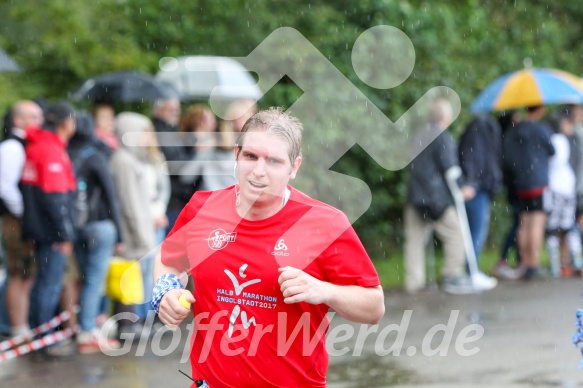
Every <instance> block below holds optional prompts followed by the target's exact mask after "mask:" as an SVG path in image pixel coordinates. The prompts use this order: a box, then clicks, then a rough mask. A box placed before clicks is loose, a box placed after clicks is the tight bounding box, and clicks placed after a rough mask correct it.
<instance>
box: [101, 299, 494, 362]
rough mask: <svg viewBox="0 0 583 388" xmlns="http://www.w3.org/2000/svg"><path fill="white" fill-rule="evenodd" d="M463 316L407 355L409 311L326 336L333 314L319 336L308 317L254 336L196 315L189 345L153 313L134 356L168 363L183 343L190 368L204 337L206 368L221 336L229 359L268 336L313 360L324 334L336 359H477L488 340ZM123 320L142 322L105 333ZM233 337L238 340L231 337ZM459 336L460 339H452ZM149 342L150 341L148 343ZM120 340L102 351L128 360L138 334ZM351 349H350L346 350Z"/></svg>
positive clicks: (253, 349)
mask: <svg viewBox="0 0 583 388" xmlns="http://www.w3.org/2000/svg"><path fill="white" fill-rule="evenodd" d="M459 314H460V310H452V311H451V312H450V315H449V319H448V321H447V323H440V324H436V325H434V326H432V327H431V328H429V329H428V330H427V332H426V333H425V335H424V336H423V339H422V341H421V344H420V346H419V347H416V346H414V345H410V346H408V347H407V348H406V349H404V346H405V345H404V344H405V340H406V337H407V331H408V329H409V324H410V323H411V319H412V316H413V310H405V311H404V312H403V316H402V319H401V322H400V323H399V324H397V323H392V324H388V325H374V326H370V325H365V324H351V323H341V324H338V325H335V326H333V327H332V328H331V329H329V330H328V332H327V333H326V330H327V329H328V324H329V321H330V320H331V319H332V317H333V316H334V313H333V312H331V313H328V315H327V317H325V318H324V319H323V320H321V321H320V323H319V326H318V328H317V330H312V329H311V326H312V325H311V324H310V315H309V313H307V312H306V313H304V314H302V316H301V317H300V318H299V319H298V320H297V323H296V324H295V326H294V327H293V328H288V316H287V313H285V312H280V313H278V317H277V324H268V325H263V324H260V323H256V322H253V325H254V330H253V331H252V332H251V331H250V330H247V329H248V328H249V326H250V322H249V321H248V322H247V323H245V322H241V324H238V325H231V322H230V319H229V320H228V321H229V323H228V324H225V323H224V322H225V318H227V317H228V316H229V311H228V310H222V311H219V312H218V313H216V314H214V315H213V316H212V317H209V316H210V314H209V313H208V312H202V313H199V314H197V315H196V316H195V317H194V320H193V321H191V322H190V323H188V324H187V325H186V330H185V331H186V336H187V340H186V341H182V336H183V335H184V333H183V331H184V330H183V329H182V328H180V327H179V328H178V329H177V330H174V331H172V330H170V329H169V328H167V327H162V328H160V329H158V330H156V331H155V332H154V333H152V328H153V321H154V314H153V313H151V314H150V315H149V316H148V318H147V319H146V323H145V325H144V329H143V331H142V333H141V335H140V336H139V340H138V346H137V348H136V351H135V356H138V357H140V356H143V355H144V354H145V352H146V350H147V346H148V345H149V346H150V347H151V352H152V353H153V354H154V355H156V356H159V357H164V356H167V355H168V354H171V353H173V352H175V351H177V350H179V346H180V345H181V344H182V343H184V349H182V358H181V362H188V360H189V357H190V344H191V343H192V336H193V335H200V336H203V337H204V346H203V347H202V349H201V350H200V354H199V355H198V360H197V361H198V362H205V361H206V359H207V358H208V355H209V353H210V351H211V344H213V341H214V339H215V335H217V334H219V335H220V336H221V337H220V341H219V346H218V348H217V349H213V351H220V352H221V353H222V354H223V355H225V356H228V357H232V356H237V355H240V354H243V353H245V354H246V355H247V356H250V357H252V356H255V355H257V350H258V348H259V344H260V342H261V341H262V340H263V338H264V337H265V336H266V335H272V336H273V335H274V336H276V343H277V356H281V357H285V356H286V355H287V354H288V352H289V351H290V349H291V348H292V345H294V346H297V345H298V343H300V344H301V349H302V354H303V355H304V356H309V355H311V354H312V352H314V351H315V349H316V347H317V345H318V344H319V342H320V340H321V338H322V336H323V335H324V334H326V348H327V350H328V353H329V355H330V356H332V357H339V356H344V355H347V354H350V355H351V356H357V357H358V356H360V355H361V354H362V353H363V350H364V349H365V345H366V346H367V349H369V352H370V351H371V350H372V352H374V353H375V354H376V355H377V356H380V357H384V356H388V355H393V356H401V355H404V354H405V355H407V356H409V357H413V356H415V355H416V354H417V352H418V351H421V354H422V355H423V356H425V357H433V356H441V357H444V356H447V354H448V353H449V352H450V350H451V348H452V346H453V350H454V351H455V353H456V354H458V355H460V356H463V357H469V356H473V355H476V354H477V353H478V352H479V351H480V348H479V347H478V346H477V344H476V342H477V341H479V340H480V339H481V338H482V336H483V335H484V327H483V326H481V325H479V324H477V323H472V324H469V325H467V326H464V327H461V329H459V325H458V318H459ZM123 320H129V321H131V322H136V321H137V320H138V316H137V315H136V314H133V313H127V312H126V313H119V314H116V315H115V316H113V317H111V318H110V322H109V323H110V324H109V325H106V326H104V327H109V328H111V327H114V326H115V325H112V323H119V322H121V321H123ZM241 328H243V329H244V330H242V329H241ZM106 330H107V329H102V333H101V335H103V336H108V335H109V334H110V333H107V332H106ZM234 332H235V333H237V334H236V335H233V333H234ZM456 332H457V335H455V338H454V334H455V333H456ZM165 333H168V334H169V335H171V340H170V342H169V343H168V344H166V347H163V346H162V341H161V339H162V336H163V335H164V334H165ZM249 336H251V337H250V340H249V339H248V337H249ZM150 337H151V340H150V339H149V338H150ZM416 338H419V337H416ZM121 340H122V341H123V346H122V347H121V348H120V349H111V348H105V347H103V348H101V350H102V352H103V353H104V354H106V355H108V356H122V355H126V354H129V353H130V352H131V351H132V345H133V344H134V342H135V341H136V334H135V333H123V334H121ZM271 340H272V339H271V338H270V339H267V341H271ZM437 342H438V343H437ZM165 343H167V341H165ZM214 344H216V342H215V343H214ZM348 344H350V345H351V346H348ZM339 345H343V346H339Z"/></svg>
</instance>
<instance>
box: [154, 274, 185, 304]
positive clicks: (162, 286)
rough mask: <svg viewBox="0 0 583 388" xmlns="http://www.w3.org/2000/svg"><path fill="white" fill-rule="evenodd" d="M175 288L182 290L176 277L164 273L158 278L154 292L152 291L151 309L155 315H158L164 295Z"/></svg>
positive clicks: (182, 287)
mask: <svg viewBox="0 0 583 388" xmlns="http://www.w3.org/2000/svg"><path fill="white" fill-rule="evenodd" d="M175 288H180V289H184V286H183V285H182V283H181V282H180V279H179V278H178V276H176V275H174V274H172V273H165V274H164V275H162V276H160V278H158V281H157V282H156V285H155V286H154V290H152V308H153V309H154V311H156V314H160V302H161V301H162V298H163V297H164V295H166V293H167V292H168V291H170V290H173V289H175Z"/></svg>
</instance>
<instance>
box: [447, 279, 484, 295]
mask: <svg viewBox="0 0 583 388" xmlns="http://www.w3.org/2000/svg"><path fill="white" fill-rule="evenodd" d="M441 287H442V289H443V291H444V292H446V293H448V294H454V295H469V294H478V293H480V290H479V289H478V288H477V287H475V286H474V285H473V284H472V280H471V279H470V277H469V276H465V275H464V276H444V277H443V283H442V286H441Z"/></svg>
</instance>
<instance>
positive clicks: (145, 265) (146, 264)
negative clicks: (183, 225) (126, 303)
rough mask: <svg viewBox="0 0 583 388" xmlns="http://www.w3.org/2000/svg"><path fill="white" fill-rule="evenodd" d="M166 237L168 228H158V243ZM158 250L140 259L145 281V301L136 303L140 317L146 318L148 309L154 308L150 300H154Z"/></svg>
mask: <svg viewBox="0 0 583 388" xmlns="http://www.w3.org/2000/svg"><path fill="white" fill-rule="evenodd" d="M164 237H166V229H165V228H158V229H156V245H160V244H162V241H164ZM157 253H158V250H155V251H154V252H152V254H150V255H148V256H146V257H143V258H142V259H140V267H141V269H142V279H143V283H144V302H145V303H143V304H139V305H136V310H135V311H136V314H138V316H139V317H140V319H146V318H147V317H148V311H150V310H152V305H151V304H150V301H151V300H152V290H153V289H154V259H155V258H156V254H157Z"/></svg>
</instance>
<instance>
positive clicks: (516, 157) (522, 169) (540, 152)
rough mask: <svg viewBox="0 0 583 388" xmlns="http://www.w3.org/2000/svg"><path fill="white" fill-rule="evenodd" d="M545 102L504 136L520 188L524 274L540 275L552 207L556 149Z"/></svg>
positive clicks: (512, 176)
mask: <svg viewBox="0 0 583 388" xmlns="http://www.w3.org/2000/svg"><path fill="white" fill-rule="evenodd" d="M545 112H546V108H545V107H544V106H534V107H529V108H527V112H526V117H525V119H524V120H523V121H521V122H520V123H519V124H518V125H517V126H516V127H514V128H513V129H510V130H509V132H508V134H507V135H506V136H505V138H504V143H503V155H504V163H503V168H504V169H505V171H506V173H507V174H508V176H509V179H510V181H511V183H512V185H513V186H514V187H515V189H516V195H517V197H518V200H519V206H520V226H519V229H518V249H519V251H520V259H521V263H520V272H521V275H522V277H523V278H525V279H530V278H532V277H536V276H538V275H539V274H540V273H539V264H540V250H541V247H542V243H543V241H544V236H545V223H546V219H547V214H546V211H547V210H548V206H549V203H548V192H547V187H548V185H549V159H550V157H551V156H553V155H554V153H555V149H554V147H553V145H552V143H551V136H552V130H551V129H550V128H549V126H548V125H546V124H544V123H543V122H541V119H542V118H543V116H544V115H545Z"/></svg>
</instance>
